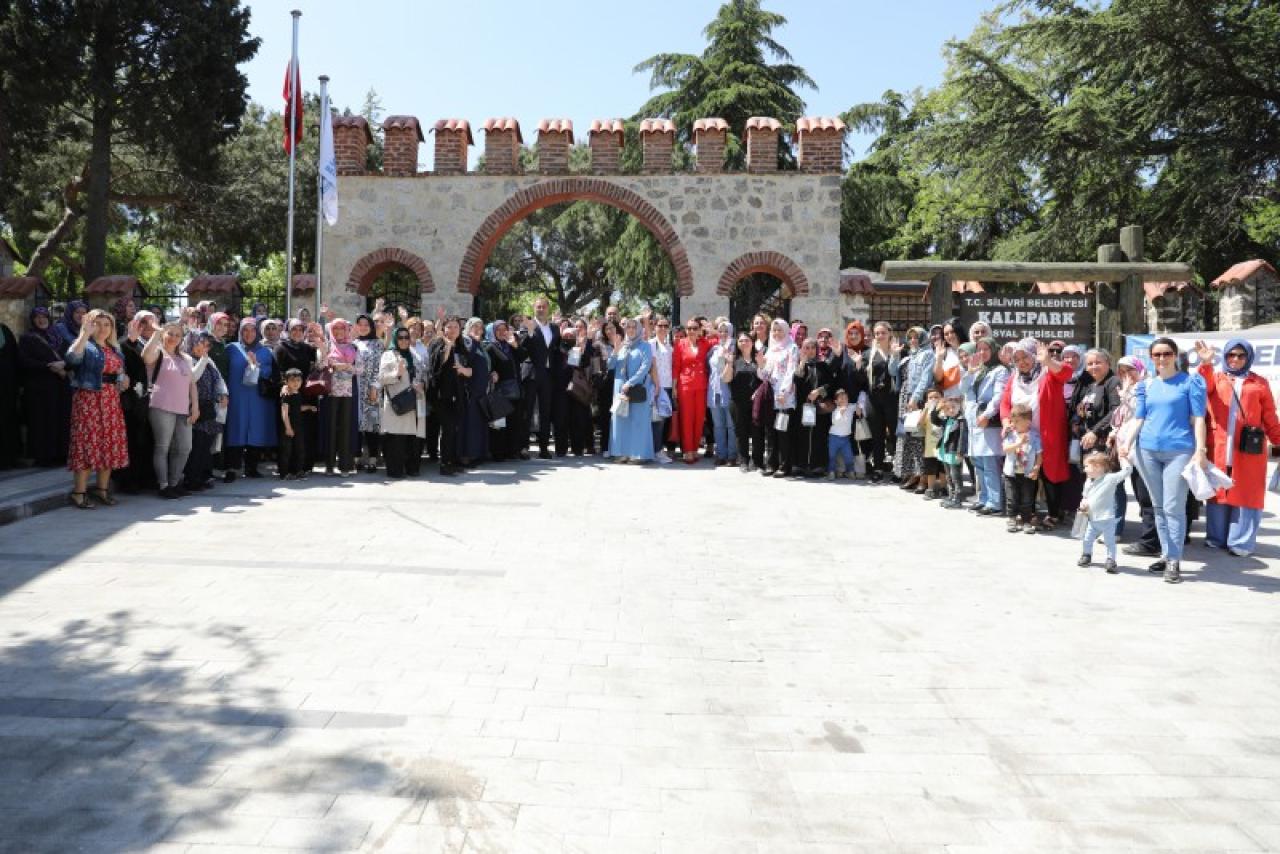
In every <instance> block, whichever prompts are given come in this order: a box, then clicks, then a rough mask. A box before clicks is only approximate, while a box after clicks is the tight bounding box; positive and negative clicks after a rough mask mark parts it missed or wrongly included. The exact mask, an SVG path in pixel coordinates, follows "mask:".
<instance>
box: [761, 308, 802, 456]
mask: <svg viewBox="0 0 1280 854" xmlns="http://www.w3.org/2000/svg"><path fill="white" fill-rule="evenodd" d="M799 367H800V348H798V347H797V346H796V345H795V342H793V341H792V340H791V330H790V329H788V328H787V322H786V321H785V320H783V319H781V318H779V319H777V320H775V321H774V322H773V323H772V324H771V325H770V327H769V350H768V352H767V353H764V354H757V355H756V368H757V373H758V375H759V377H760V379H761V380H763V381H764V382H767V383H768V384H769V393H770V394H771V395H772V397H773V409H774V417H773V423H772V425H771V430H772V433H771V435H772V437H773V447H775V448H777V449H778V468H777V470H776V471H774V472H773V477H788V476H789V475H790V474H791V460H792V450H793V448H792V433H791V429H792V421H793V420H794V418H793V417H792V416H794V415H795V408H796V371H797V370H798V369H799Z"/></svg>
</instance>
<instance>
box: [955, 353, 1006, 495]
mask: <svg viewBox="0 0 1280 854" xmlns="http://www.w3.org/2000/svg"><path fill="white" fill-rule="evenodd" d="M997 354H998V348H997V347H996V342H995V341H992V340H991V339H990V338H982V339H979V340H978V342H977V344H975V345H974V355H973V356H972V357H971V358H970V359H969V370H968V371H967V372H966V373H965V375H964V378H963V379H962V380H961V381H960V388H961V390H962V391H963V392H964V417H965V421H967V422H968V425H969V451H968V454H969V457H970V458H971V459H972V460H973V466H974V469H976V471H977V477H976V478H975V481H976V483H977V488H978V495H977V500H976V503H977V506H976V507H974V508H973V510H974V512H975V513H977V514H978V515H979V516H995V515H998V514H1000V513H1002V512H1003V511H1004V482H1003V480H1002V479H1001V472H1002V471H1003V469H1004V442H1003V440H1002V439H1001V438H1000V432H1001V431H1000V398H1001V397H1002V396H1003V395H1004V387H1005V384H1006V383H1007V382H1008V381H1009V369H1008V368H1006V367H1005V366H1004V365H1002V364H1000V360H999V357H998V355H997Z"/></svg>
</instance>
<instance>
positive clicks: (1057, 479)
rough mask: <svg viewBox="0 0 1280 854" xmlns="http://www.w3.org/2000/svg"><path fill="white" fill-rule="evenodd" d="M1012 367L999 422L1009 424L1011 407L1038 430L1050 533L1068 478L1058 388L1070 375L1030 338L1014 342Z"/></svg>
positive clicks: (1046, 524) (1063, 409) (1064, 410)
mask: <svg viewBox="0 0 1280 854" xmlns="http://www.w3.org/2000/svg"><path fill="white" fill-rule="evenodd" d="M1013 367H1014V370H1013V372H1012V373H1011V374H1010V375H1009V382H1008V383H1006V384H1005V387H1004V394H1003V396H1002V397H1001V399H1000V420H1001V421H1003V422H1005V423H1006V424H1007V423H1009V410H1010V409H1011V408H1012V407H1013V406H1014V405H1015V404H1019V403H1021V404H1025V405H1026V406H1028V407H1030V408H1031V426H1032V427H1034V428H1035V429H1036V430H1039V431H1040V445H1041V449H1042V453H1043V462H1042V463H1041V466H1040V474H1041V477H1040V481H1041V483H1042V484H1043V485H1044V497H1045V503H1046V504H1047V505H1048V508H1049V513H1048V515H1047V516H1046V517H1045V520H1044V522H1043V527H1044V529H1045V530H1050V529H1052V528H1053V527H1054V526H1055V525H1056V524H1057V522H1058V520H1059V519H1061V518H1062V485H1063V484H1064V483H1066V482H1067V479H1068V478H1069V477H1070V476H1071V471H1070V468H1069V467H1068V465H1067V447H1068V445H1069V444H1070V443H1069V441H1068V439H1067V402H1066V398H1064V397H1063V395H1062V385H1063V383H1065V382H1067V380H1069V379H1071V375H1072V373H1073V372H1072V370H1071V368H1069V367H1067V366H1066V365H1064V364H1063V363H1062V362H1059V361H1058V360H1057V358H1055V357H1054V355H1053V353H1051V352H1050V350H1049V348H1048V347H1046V346H1045V345H1043V344H1041V343H1040V342H1038V341H1036V339H1034V338H1023V339H1022V340H1021V341H1019V342H1018V347H1017V349H1016V350H1015V351H1014V353H1013Z"/></svg>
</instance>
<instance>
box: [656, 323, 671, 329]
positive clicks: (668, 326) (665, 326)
mask: <svg viewBox="0 0 1280 854" xmlns="http://www.w3.org/2000/svg"><path fill="white" fill-rule="evenodd" d="M670 327H671V324H670V323H659V324H658V328H659V329H669V328H670Z"/></svg>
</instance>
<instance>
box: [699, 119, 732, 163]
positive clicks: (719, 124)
mask: <svg viewBox="0 0 1280 854" xmlns="http://www.w3.org/2000/svg"><path fill="white" fill-rule="evenodd" d="M728 138H729V123H728V122H726V121H725V120H724V119H698V120H697V121H696V122H694V123H693V144H694V146H695V147H696V148H697V162H696V166H695V169H696V170H697V171H698V172H700V173H702V174H704V175H718V174H719V173H721V172H723V171H724V150H725V144H726V142H727V140H728Z"/></svg>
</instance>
